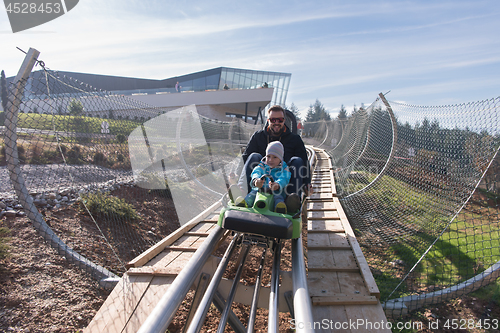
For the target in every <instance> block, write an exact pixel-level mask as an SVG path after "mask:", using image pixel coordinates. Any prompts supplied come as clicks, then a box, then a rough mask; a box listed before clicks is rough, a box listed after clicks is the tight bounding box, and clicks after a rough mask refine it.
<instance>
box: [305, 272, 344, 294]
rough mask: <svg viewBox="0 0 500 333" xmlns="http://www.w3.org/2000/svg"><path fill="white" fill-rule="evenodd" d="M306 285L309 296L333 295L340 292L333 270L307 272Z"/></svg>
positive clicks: (336, 276)
mask: <svg viewBox="0 0 500 333" xmlns="http://www.w3.org/2000/svg"><path fill="white" fill-rule="evenodd" d="M307 287H308V289H309V295H310V296H311V297H313V296H333V295H336V294H341V293H342V292H341V289H340V283H339V279H338V275H337V273H335V272H334V273H332V272H314V271H309V272H308V274H307Z"/></svg>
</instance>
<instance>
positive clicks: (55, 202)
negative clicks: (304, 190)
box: [0, 68, 258, 287]
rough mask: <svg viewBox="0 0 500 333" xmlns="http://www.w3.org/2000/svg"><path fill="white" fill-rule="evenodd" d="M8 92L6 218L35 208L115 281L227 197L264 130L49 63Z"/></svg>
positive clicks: (61, 239)
mask: <svg viewBox="0 0 500 333" xmlns="http://www.w3.org/2000/svg"><path fill="white" fill-rule="evenodd" d="M4 87H5V98H2V101H3V102H4V103H5V104H4V110H5V112H4V113H3V115H2V116H3V119H4V120H3V122H4V124H2V125H5V126H4V127H2V131H3V133H2V134H3V135H2V139H1V141H0V144H1V147H2V149H1V161H2V165H1V166H0V173H1V177H2V181H1V182H0V193H1V200H2V203H3V205H2V207H4V208H5V209H3V210H2V214H5V215H16V214H17V215H27V216H28V217H29V218H30V220H32V221H33V225H34V226H35V228H36V229H37V230H38V231H39V232H40V234H42V236H43V237H44V238H45V240H46V241H47V242H48V243H49V244H51V245H52V247H54V248H56V249H57V251H58V253H60V254H61V255H63V256H65V257H66V258H67V259H68V260H69V261H70V262H72V263H74V264H76V265H77V266H79V267H81V268H83V269H85V270H86V271H88V272H89V273H90V274H91V275H92V276H94V277H96V278H97V279H98V280H100V282H101V285H103V286H107V287H111V286H113V285H114V283H116V281H117V278H118V277H119V276H121V275H122V274H123V273H124V272H125V271H126V268H125V265H126V263H127V262H129V261H130V260H132V259H133V258H135V257H137V256H138V255H139V254H141V253H143V252H145V251H146V250H147V249H149V248H150V247H151V246H153V245H154V244H156V243H158V242H159V241H160V240H162V239H163V238H164V237H166V236H168V235H169V234H170V233H172V232H173V231H175V230H176V229H178V228H179V227H180V226H181V225H183V224H185V223H186V222H188V221H189V220H191V219H192V218H193V217H195V216H196V215H198V214H199V213H200V212H202V211H203V210H205V209H206V208H207V207H209V206H210V205H212V204H213V203H214V202H216V201H218V200H220V199H221V197H222V195H223V194H224V193H225V192H226V190H227V184H228V182H229V181H230V178H231V177H234V175H235V173H236V172H237V168H238V167H241V165H240V163H241V162H240V161H241V157H240V156H241V143H242V142H247V141H248V139H249V138H250V135H251V134H252V133H253V132H254V131H255V130H256V129H257V127H258V126H252V125H249V124H247V123H244V122H242V121H241V120H238V119H236V118H234V119H233V121H232V122H218V121H214V120H211V119H208V118H205V117H202V116H200V115H199V114H198V113H197V111H196V106H194V105H192V106H186V107H182V108H178V109H173V108H170V109H165V108H156V107H151V106H148V105H145V104H141V103H140V102H138V101H136V100H134V99H131V98H128V97H126V96H123V95H113V94H111V93H109V92H106V91H101V90H98V89H95V88H93V87H91V86H89V85H88V84H86V83H84V82H80V81H77V80H75V79H73V78H71V77H66V76H60V75H59V74H58V73H57V72H56V71H51V70H48V69H46V68H43V69H42V70H39V71H35V72H33V73H31V74H30V75H29V77H27V78H26V79H21V80H19V81H15V82H9V83H5V82H4Z"/></svg>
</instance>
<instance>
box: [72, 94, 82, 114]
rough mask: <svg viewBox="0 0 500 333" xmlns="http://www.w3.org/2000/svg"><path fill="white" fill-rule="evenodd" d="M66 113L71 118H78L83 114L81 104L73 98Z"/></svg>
mask: <svg viewBox="0 0 500 333" xmlns="http://www.w3.org/2000/svg"><path fill="white" fill-rule="evenodd" d="M68 112H69V114H70V115H72V116H80V115H81V114H82V113H83V104H82V102H80V101H79V100H77V99H76V98H73V99H72V100H71V102H69V104H68Z"/></svg>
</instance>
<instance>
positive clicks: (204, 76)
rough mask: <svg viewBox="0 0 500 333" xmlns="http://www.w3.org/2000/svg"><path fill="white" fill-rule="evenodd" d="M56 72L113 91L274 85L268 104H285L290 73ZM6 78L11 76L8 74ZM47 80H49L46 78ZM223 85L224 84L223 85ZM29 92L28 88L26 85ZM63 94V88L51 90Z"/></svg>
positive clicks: (137, 92)
mask: <svg viewBox="0 0 500 333" xmlns="http://www.w3.org/2000/svg"><path fill="white" fill-rule="evenodd" d="M43 75H44V73H43V71H36V72H33V73H32V74H31V77H32V79H33V78H34V77H37V76H43ZM56 75H58V76H59V75H61V76H69V77H72V78H73V79H75V80H78V81H81V82H85V83H87V84H90V85H91V86H94V87H99V89H103V90H105V91H108V92H110V93H112V94H117V95H150V94H166V93H176V92H178V91H177V90H176V84H177V82H179V86H180V92H182V93H185V92H193V91H213V90H224V89H230V90H234V89H265V88H266V87H268V88H274V92H273V96H272V99H271V103H270V105H275V104H279V105H282V106H285V103H286V97H287V93H288V88H289V85H290V78H291V76H292V74H289V73H279V72H265V71H256V70H249V69H239V68H228V67H218V68H212V69H208V70H205V71H201V72H196V73H191V74H186V75H181V76H176V77H171V78H168V79H163V80H150V79H138V78H126V77H117V76H107V75H94V74H85V73H75V72H57V73H56ZM10 79H13V77H12V78H10ZM49 84H50V82H49ZM226 85H227V86H226ZM26 91H27V92H29V89H26ZM52 91H53V92H54V93H56V94H64V93H65V91H64V89H63V90H61V89H60V91H57V92H55V91H54V90H53V89H52Z"/></svg>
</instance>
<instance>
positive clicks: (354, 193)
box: [0, 68, 500, 315]
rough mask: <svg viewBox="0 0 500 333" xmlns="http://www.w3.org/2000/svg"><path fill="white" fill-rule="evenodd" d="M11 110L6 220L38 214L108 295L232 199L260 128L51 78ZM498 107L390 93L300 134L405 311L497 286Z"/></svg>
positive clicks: (382, 282) (31, 84) (7, 110)
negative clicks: (142, 262) (328, 163)
mask: <svg viewBox="0 0 500 333" xmlns="http://www.w3.org/2000/svg"><path fill="white" fill-rule="evenodd" d="M2 103H4V104H3V107H4V112H3V113H2V114H0V115H1V117H0V120H1V121H3V122H4V124H2V125H5V126H4V127H2V131H3V133H2V134H3V135H2V138H1V141H0V144H1V147H2V148H1V155H0V158H1V159H0V161H1V166H0V177H2V178H1V179H2V182H0V192H1V195H0V196H1V200H2V204H3V206H5V209H4V210H3V211H2V214H4V215H9V214H14V215H16V214H18V215H19V214H25V215H27V216H28V217H29V219H30V220H31V221H32V223H33V225H34V227H35V228H36V229H37V230H38V231H39V233H40V234H42V235H43V237H44V238H45V240H46V241H47V242H48V243H49V244H51V246H52V247H54V248H56V249H57V251H58V252H59V253H60V254H61V255H62V256H65V257H66V259H67V260H68V261H70V262H72V263H74V264H76V265H77V266H79V267H81V268H83V269H84V270H86V271H87V272H89V274H91V275H92V276H94V277H95V278H97V279H98V280H99V281H101V283H102V285H105V286H113V285H114V283H116V280H117V278H118V277H119V276H121V275H122V274H123V273H124V272H125V270H126V268H125V264H126V263H127V262H128V261H130V260H132V259H134V258H136V257H137V256H138V255H140V254H141V253H144V252H145V251H146V250H148V249H149V248H150V247H151V246H153V245H154V244H156V243H157V242H159V241H160V240H162V239H163V238H164V237H166V236H167V235H169V234H170V233H171V232H173V231H174V230H176V229H178V228H179V226H181V225H182V224H184V223H186V222H187V221H189V220H190V219H192V218H193V217H195V216H196V215H197V214H198V213H200V212H201V211H203V210H204V209H205V208H207V207H209V206H210V205H211V204H213V203H214V201H217V200H219V199H220V198H221V196H222V194H223V193H225V191H226V189H227V186H228V184H229V183H230V182H231V179H233V180H234V178H235V177H236V175H237V174H238V173H239V172H238V171H239V170H240V168H241V158H240V152H241V147H242V146H244V145H245V144H246V143H247V142H248V140H249V138H250V136H251V135H252V133H253V132H254V131H255V130H257V129H258V128H259V127H260V126H259V125H251V124H248V123H245V122H243V121H241V120H238V119H237V118H233V119H234V120H233V121H232V122H220V121H214V120H211V119H208V118H204V117H202V116H200V115H199V114H198V113H197V111H196V106H185V107H182V108H178V109H172V108H170V109H167V108H157V107H151V106H148V105H145V104H141V103H140V102H138V101H136V100H134V99H131V98H128V97H126V96H122V95H113V94H111V93H109V92H106V91H100V90H98V89H95V88H93V87H91V86H89V85H87V84H86V83H84V82H80V81H77V80H74V79H73V78H71V77H65V76H60V75H59V74H58V73H57V72H56V71H50V70H48V69H46V68H43V69H42V70H40V71H36V72H33V73H31V74H30V75H29V76H26V77H25V78H21V79H19V80H17V81H14V82H11V83H7V84H6V85H5V89H4V92H3V93H2ZM499 103H500V99H499V98H496V99H492V100H488V101H483V102H477V103H468V104H461V105H453V106H443V107H421V106H410V105H404V104H401V103H395V102H390V103H389V102H387V101H385V99H383V98H382V97H381V99H377V101H375V102H374V103H373V104H372V105H371V106H370V107H368V108H366V109H364V108H361V109H359V110H357V111H356V112H354V113H353V114H351V115H349V116H348V117H345V118H342V119H338V118H337V119H334V120H332V121H328V122H326V121H320V122H306V123H304V124H303V125H304V128H303V130H302V136H303V139H304V141H305V142H306V143H307V144H310V145H313V146H315V147H318V148H323V149H325V151H326V152H327V153H328V154H329V155H330V156H331V159H332V161H333V165H334V167H335V177H336V186H337V193H338V196H339V197H340V198H341V202H342V204H343V206H344V209H345V211H346V213H347V214H348V217H349V220H350V222H351V223H352V225H353V227H354V229H355V232H356V233H357V237H358V241H359V242H360V244H361V245H362V247H363V250H364V253H365V256H367V258H368V261H369V264H370V265H371V268H372V270H373V273H374V276H375V279H376V281H377V284H378V286H379V288H380V290H381V293H382V300H383V301H385V304H386V306H387V307H388V308H390V309H393V310H394V313H395V314H396V315H397V314H400V313H404V312H405V311H407V310H412V309H414V308H417V307H419V306H421V305H424V304H427V303H435V302H437V301H441V300H445V299H447V298H448V297H455V296H459V295H461V294H464V293H467V292H469V291H471V290H472V289H475V288H477V287H478V286H480V285H486V284H488V283H489V282H490V281H492V280H493V279H496V277H497V276H498V272H499V267H498V266H499V264H498V262H499V260H500V241H499V238H500V237H499V231H498V227H499V225H498V204H497V202H498V201H497V199H498V196H499V195H500V192H499V189H498V174H499V164H498V156H497V152H498V149H499V147H500V141H499V133H498V131H499V119H498V111H499V110H498V109H499ZM21 208H22V209H23V211H21ZM122 296H123V297H126V293H125V294H123V295H122ZM396 299H397V300H399V301H398V302H396V301H395V300H396Z"/></svg>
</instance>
